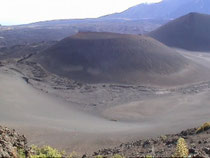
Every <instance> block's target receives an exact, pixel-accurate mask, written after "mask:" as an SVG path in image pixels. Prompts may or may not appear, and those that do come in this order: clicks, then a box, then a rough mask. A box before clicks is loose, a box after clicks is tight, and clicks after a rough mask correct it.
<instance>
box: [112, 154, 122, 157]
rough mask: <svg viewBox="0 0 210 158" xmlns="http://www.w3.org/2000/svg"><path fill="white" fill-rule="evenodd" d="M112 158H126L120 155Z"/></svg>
mask: <svg viewBox="0 0 210 158" xmlns="http://www.w3.org/2000/svg"><path fill="white" fill-rule="evenodd" d="M112 158H124V157H123V156H121V155H119V154H115V155H114V156H112Z"/></svg>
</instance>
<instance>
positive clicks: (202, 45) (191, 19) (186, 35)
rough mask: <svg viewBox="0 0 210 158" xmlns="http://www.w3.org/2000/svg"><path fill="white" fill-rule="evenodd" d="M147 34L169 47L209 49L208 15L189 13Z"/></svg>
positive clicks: (196, 49)
mask: <svg viewBox="0 0 210 158" xmlns="http://www.w3.org/2000/svg"><path fill="white" fill-rule="evenodd" d="M148 35H149V36H151V37H153V38H155V39H157V40H159V41H160V42H162V43H164V44H166V45H168V46H171V47H178V48H183V49H187V50H192V51H210V15H206V14H199V13H190V14H188V15H185V16H182V17H180V18H178V19H176V20H173V21H171V22H169V23H168V24H166V25H163V26H162V27H160V28H158V29H157V30H155V31H152V32H151V33H149V34H148Z"/></svg>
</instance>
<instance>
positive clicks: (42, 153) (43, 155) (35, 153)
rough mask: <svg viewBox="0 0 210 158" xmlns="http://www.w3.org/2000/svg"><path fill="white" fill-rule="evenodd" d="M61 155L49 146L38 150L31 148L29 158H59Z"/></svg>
mask: <svg viewBox="0 0 210 158" xmlns="http://www.w3.org/2000/svg"><path fill="white" fill-rule="evenodd" d="M62 155H63V153H62V152H59V151H58V150H57V149H54V148H52V147H50V146H44V147H41V148H38V147H37V146H32V154H31V158H51V157H52V158H54V157H56V158H61V157H62Z"/></svg>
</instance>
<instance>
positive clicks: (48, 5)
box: [0, 0, 161, 25]
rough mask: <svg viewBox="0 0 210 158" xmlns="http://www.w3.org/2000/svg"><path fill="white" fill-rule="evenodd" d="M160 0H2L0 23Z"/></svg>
mask: <svg viewBox="0 0 210 158" xmlns="http://www.w3.org/2000/svg"><path fill="white" fill-rule="evenodd" d="M159 1H161V0H124V1H121V0H115V1H112V0H100V1H97V0H89V1H82V0H77V1H73V0H62V1H61V0H45V1H43V0H36V1H35V0H2V1H1V6H0V24H1V25H17V24H26V23H32V22H38V21H45V20H55V19H83V18H97V17H100V16H103V15H107V14H112V13H116V12H121V11H124V10H126V9H128V8H129V7H132V6H135V5H138V4H140V3H152V2H159ZM61 2H62V3H61ZM40 4H41V5H40ZM81 4H83V5H81ZM8 8H9V9H8Z"/></svg>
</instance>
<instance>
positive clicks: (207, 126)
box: [196, 122, 210, 133]
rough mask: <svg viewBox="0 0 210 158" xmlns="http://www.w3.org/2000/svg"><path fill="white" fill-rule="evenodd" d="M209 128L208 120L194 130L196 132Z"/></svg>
mask: <svg viewBox="0 0 210 158" xmlns="http://www.w3.org/2000/svg"><path fill="white" fill-rule="evenodd" d="M208 129H210V122H206V123H204V124H203V125H202V126H201V127H199V128H198V129H197V130H196V133H201V132H204V131H206V130H208Z"/></svg>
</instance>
